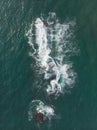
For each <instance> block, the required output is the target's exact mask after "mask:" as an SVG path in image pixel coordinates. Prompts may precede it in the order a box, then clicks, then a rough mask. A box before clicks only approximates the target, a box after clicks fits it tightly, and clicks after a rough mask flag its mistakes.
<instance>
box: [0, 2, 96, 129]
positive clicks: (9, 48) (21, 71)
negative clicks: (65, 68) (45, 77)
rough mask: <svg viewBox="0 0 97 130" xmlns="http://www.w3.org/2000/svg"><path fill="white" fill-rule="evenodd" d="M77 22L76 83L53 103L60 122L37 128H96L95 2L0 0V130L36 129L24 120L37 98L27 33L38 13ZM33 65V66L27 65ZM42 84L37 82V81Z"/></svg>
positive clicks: (35, 77)
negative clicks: (53, 14) (50, 14)
mask: <svg viewBox="0 0 97 130" xmlns="http://www.w3.org/2000/svg"><path fill="white" fill-rule="evenodd" d="M50 11H54V12H56V14H57V16H58V18H59V19H60V20H65V19H75V20H76V28H75V32H76V33H75V36H76V43H77V45H78V46H79V49H80V54H79V55H78V56H74V57H72V61H73V63H74V68H75V71H76V72H77V75H78V79H77V81H76V84H75V87H74V88H73V89H72V90H71V94H66V95H65V96H64V97H62V98H59V99H58V100H57V101H54V104H55V106H56V107H57V109H58V111H60V113H61V119H58V120H57V121H52V125H51V127H46V126H42V127H41V128H40V129H41V130H45V129H48V130H97V54H96V53H97V36H96V35H97V13H96V12H97V1H96V0H92V1H91V0H60V1H59V0H0V130H38V127H37V126H36V125H35V124H34V123H33V121H32V122H29V121H28V109H29V103H30V102H31V100H32V99H34V98H37V95H36V94H35V90H34V89H33V88H35V85H36V80H37V79H39V77H38V76H37V71H35V69H36V68H35V65H34V63H35V61H34V60H32V58H31V57H29V55H28V53H29V50H30V47H29V46H28V43H27V42H28V40H27V37H26V36H25V32H26V31H27V30H28V28H29V25H30V24H31V22H32V20H33V19H34V18H36V17H38V16H40V13H41V12H42V13H45V14H48V13H49V12H50ZM31 64H32V67H31ZM40 81H41V79H40Z"/></svg>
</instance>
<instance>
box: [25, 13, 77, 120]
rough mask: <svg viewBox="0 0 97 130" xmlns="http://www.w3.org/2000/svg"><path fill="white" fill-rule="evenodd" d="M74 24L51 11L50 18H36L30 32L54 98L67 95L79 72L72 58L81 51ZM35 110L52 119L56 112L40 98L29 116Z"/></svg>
mask: <svg viewBox="0 0 97 130" xmlns="http://www.w3.org/2000/svg"><path fill="white" fill-rule="evenodd" d="M74 26H75V21H70V22H64V23H61V22H60V21H59V19H58V18H57V16H56V14H55V13H49V15H48V17H43V16H41V17H40V18H36V19H35V20H34V21H32V24H31V27H30V29H29V31H28V32H27V33H26V36H27V37H28V43H29V45H30V46H31V48H32V52H30V53H29V55H30V56H32V57H33V58H34V59H35V60H36V64H38V65H39V66H40V68H42V73H43V74H44V79H45V80H47V81H49V82H48V84H47V86H45V92H46V93H47V94H48V95H49V96H53V97H54V98H58V97H59V96H60V94H64V92H65V90H66V89H68V88H71V87H72V86H73V85H74V83H75V79H76V73H75V72H74V70H73V64H72V62H71V61H70V57H71V56H72V55H76V54H77V48H76V45H75V42H74V32H73V29H74ZM37 103H38V104H37ZM34 104H37V105H34ZM33 109H36V110H37V111H38V112H41V113H42V114H43V115H45V117H48V118H49V119H51V117H52V116H53V115H54V110H53V109H52V108H51V107H48V106H45V105H44V103H43V102H41V101H39V100H37V101H32V107H31V110H30V111H29V112H30V118H29V119H31V118H32V116H31V115H33V112H32V111H33ZM44 113H45V114H44Z"/></svg>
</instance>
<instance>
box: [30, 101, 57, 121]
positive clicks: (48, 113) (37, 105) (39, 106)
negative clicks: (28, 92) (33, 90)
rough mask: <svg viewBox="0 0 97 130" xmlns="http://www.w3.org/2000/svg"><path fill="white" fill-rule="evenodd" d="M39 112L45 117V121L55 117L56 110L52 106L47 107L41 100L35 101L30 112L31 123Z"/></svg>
mask: <svg viewBox="0 0 97 130" xmlns="http://www.w3.org/2000/svg"><path fill="white" fill-rule="evenodd" d="M36 111H37V113H41V114H43V116H44V120H51V119H52V118H53V116H55V112H54V109H53V108H52V107H51V106H47V105H45V104H44V103H43V102H42V101H40V100H33V101H32V102H31V105H30V110H29V112H28V115H29V121H31V120H32V119H33V118H34V114H35V112H36Z"/></svg>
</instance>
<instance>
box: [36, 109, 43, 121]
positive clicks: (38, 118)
mask: <svg viewBox="0 0 97 130" xmlns="http://www.w3.org/2000/svg"><path fill="white" fill-rule="evenodd" d="M34 119H35V120H36V121H37V122H43V121H44V115H43V113H41V112H37V111H35V113H34Z"/></svg>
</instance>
